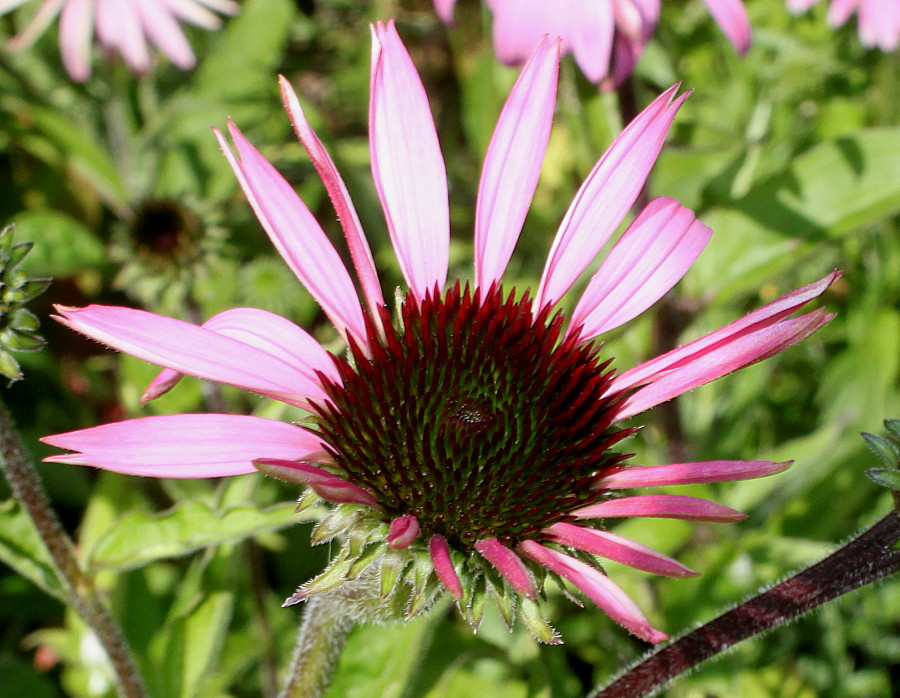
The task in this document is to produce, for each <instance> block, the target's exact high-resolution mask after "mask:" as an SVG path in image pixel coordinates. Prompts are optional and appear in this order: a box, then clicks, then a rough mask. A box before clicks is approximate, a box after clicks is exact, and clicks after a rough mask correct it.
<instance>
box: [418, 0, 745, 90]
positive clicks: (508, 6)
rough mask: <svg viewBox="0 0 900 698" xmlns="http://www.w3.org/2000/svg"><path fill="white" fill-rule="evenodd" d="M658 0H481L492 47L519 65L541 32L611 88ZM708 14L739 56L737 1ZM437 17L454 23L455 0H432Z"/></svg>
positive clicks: (741, 36) (712, 1) (647, 34)
mask: <svg viewBox="0 0 900 698" xmlns="http://www.w3.org/2000/svg"><path fill="white" fill-rule="evenodd" d="M660 2H661V0H607V1H600V0H558V1H557V2H547V0H485V3H486V4H487V6H488V7H489V8H490V9H491V11H492V12H493V15H494V23H493V34H494V50H495V51H496V53H497V57H498V58H499V59H500V60H501V61H502V62H504V63H507V64H509V65H520V64H522V63H523V62H524V61H525V60H526V59H527V58H528V56H529V55H530V54H531V50H532V49H533V48H534V45H535V44H536V43H537V42H538V40H539V39H540V38H541V37H542V36H543V35H544V34H550V35H551V36H559V37H561V38H562V40H563V53H571V54H573V55H574V57H575V60H576V62H577V63H578V65H579V66H580V67H581V70H582V71H583V72H584V74H585V75H586V76H587V78H588V79H589V80H590V81H591V82H595V83H598V84H601V85H603V86H604V87H611V86H614V85H618V84H619V83H621V82H622V81H623V80H624V79H625V78H627V77H628V76H629V75H630V74H631V71H632V70H633V69H634V66H635V64H636V63H637V61H638V59H639V58H640V56H641V53H642V52H643V50H644V46H645V45H646V43H647V42H648V41H649V40H650V38H651V37H652V36H653V32H654V31H655V30H656V24H657V22H658V21H659V12H660ZM705 2H706V4H707V6H708V7H709V11H710V13H711V14H712V16H713V18H714V19H715V20H716V22H717V23H718V24H719V26H720V27H721V29H722V31H723V32H724V33H725V35H726V36H727V37H728V39H729V41H731V43H732V45H733V46H734V48H735V50H736V51H737V52H738V53H740V54H743V53H744V52H745V51H746V50H747V49H748V48H749V47H750V21H749V19H748V18H747V12H746V10H745V9H744V5H743V3H742V0H705ZM434 6H435V10H436V11H437V14H438V16H439V17H440V18H441V19H442V20H443V21H444V22H446V23H447V24H452V23H453V10H454V8H455V6H456V0H435V2H434Z"/></svg>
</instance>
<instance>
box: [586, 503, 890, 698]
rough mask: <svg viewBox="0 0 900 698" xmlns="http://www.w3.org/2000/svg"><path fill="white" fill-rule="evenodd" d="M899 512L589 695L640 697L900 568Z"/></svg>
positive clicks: (666, 647) (661, 650) (607, 697)
mask: <svg viewBox="0 0 900 698" xmlns="http://www.w3.org/2000/svg"><path fill="white" fill-rule="evenodd" d="M898 540H900V512H897V511H893V512H891V513H890V514H888V515H887V516H886V517H884V518H883V519H882V520H881V521H879V522H878V523H877V524H875V525H874V526H872V528H870V529H869V530H867V531H865V532H864V533H863V534H862V535H860V536H859V537H857V538H855V539H854V540H852V541H850V542H849V543H847V544H846V545H845V546H844V547H842V548H840V549H839V550H837V551H836V552H834V553H833V554H831V555H829V556H828V557H827V558H825V559H824V560H822V561H821V562H819V563H816V564H815V565H812V566H811V567H807V568H806V569H805V570H803V571H802V572H798V573H797V574H795V575H794V576H793V577H790V578H789V579H786V580H785V581H783V582H781V584H776V585H775V586H773V587H772V588H770V589H768V590H767V591H764V592H763V593H761V594H759V595H758V596H755V597H753V598H752V599H750V600H749V601H745V602H744V603H742V604H741V605H739V606H737V607H735V608H733V609H731V610H730V611H728V612H727V613H725V614H723V615H721V616H719V617H718V618H716V619H715V620H712V621H710V622H709V623H707V624H706V625H704V626H702V627H700V628H697V630H694V631H693V632H690V633H688V634H687V635H684V636H682V637H680V638H678V639H677V640H675V641H674V642H672V643H671V644H670V645H667V646H665V647H663V648H662V649H660V650H658V651H656V652H654V653H653V654H651V655H649V656H648V657H647V658H645V659H644V660H643V661H641V662H640V663H638V664H637V665H635V666H633V667H632V668H631V669H629V670H628V671H626V672H625V673H624V674H622V675H621V676H619V678H617V679H616V680H615V681H613V683H611V684H610V685H609V686H607V687H606V688H604V689H602V690H601V691H600V692H599V693H595V694H594V695H593V698H640V697H641V696H649V695H652V694H654V693H655V692H657V691H658V690H660V689H661V688H662V687H663V686H664V685H665V684H666V683H668V682H669V681H671V680H672V679H673V678H675V677H676V676H678V675H679V674H681V673H683V672H685V671H688V670H689V669H692V668H693V667H695V666H697V665H698V664H700V663H701V662H703V661H705V660H707V659H709V658H710V657H713V656H715V655H716V654H718V653H719V652H722V651H723V650H725V649H727V648H729V647H731V646H732V645H734V644H736V643H738V642H740V641H741V640H745V639H747V638H748V637H753V636H754V635H757V634H759V633H761V632H763V631H765V630H768V629H770V628H774V627H776V626H779V625H782V624H784V623H786V622H788V621H790V620H792V619H793V618H796V617H797V616H799V615H801V614H803V613H806V612H807V611H810V610H812V609H814V608H816V607H817V606H820V605H822V604H823V603H825V602H826V601H831V600H832V599H836V598H837V597H839V596H842V595H844V594H846V593H848V592H851V591H853V590H854V589H859V588H860V587H863V586H865V585H867V584H871V583H872V582H874V581H877V580H879V579H883V578H885V577H888V576H890V575H892V574H894V573H896V572H897V571H900V550H898V549H897V548H896V543H897V541H898Z"/></svg>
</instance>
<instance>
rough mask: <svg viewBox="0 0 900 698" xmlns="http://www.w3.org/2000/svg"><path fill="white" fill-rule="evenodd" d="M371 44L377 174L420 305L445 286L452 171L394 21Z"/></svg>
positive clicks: (399, 252) (395, 238) (372, 146)
mask: <svg viewBox="0 0 900 698" xmlns="http://www.w3.org/2000/svg"><path fill="white" fill-rule="evenodd" d="M372 40H373V57H372V80H371V84H372V94H371V102H370V106H369V142H370V150H371V155H372V174H373V175H374V178H375V188H376V190H377V191H378V197H379V199H380V200H381V206H382V208H383V209H384V214H385V217H386V218H387V225H388V232H389V233H390V236H391V242H392V244H393V246H394V251H395V252H396V254H397V260H398V261H399V263H400V269H401V271H402V272H403V276H404V278H405V279H406V283H407V284H408V285H409V289H410V291H411V292H412V294H413V296H414V297H415V298H417V299H419V300H421V299H422V298H424V297H425V294H426V293H427V292H428V291H432V290H434V288H435V286H437V287H438V288H440V289H443V287H444V283H445V282H446V280H447V265H448V259H449V250H450V208H449V202H448V194H447V171H446V169H445V167H444V158H443V155H442V154H441V147H440V144H439V143H438V137H437V132H436V131H435V128H434V119H433V118H432V116H431V108H430V107H429V105H428V98H427V96H426V95H425V88H424V87H423V86H422V81H421V80H420V79H419V74H418V73H417V72H416V68H415V66H414V65H413V62H412V60H411V59H410V57H409V54H408V53H407V52H406V47H405V46H404V45H403V42H402V41H401V40H400V37H399V36H398V35H397V30H396V28H395V27H394V23H393V21H391V22H388V24H387V26H385V25H383V24H381V22H379V23H378V24H377V25H376V26H375V27H374V28H373V31H372Z"/></svg>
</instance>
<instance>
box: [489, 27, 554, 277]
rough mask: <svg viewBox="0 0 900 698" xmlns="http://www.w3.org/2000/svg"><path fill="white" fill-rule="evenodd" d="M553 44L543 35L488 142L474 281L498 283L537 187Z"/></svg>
mask: <svg viewBox="0 0 900 698" xmlns="http://www.w3.org/2000/svg"><path fill="white" fill-rule="evenodd" d="M558 73H559V42H558V41H549V40H548V39H546V38H544V39H542V40H541V42H540V43H539V44H538V47H537V48H536V49H535V52H534V54H533V55H532V57H531V58H530V59H529V61H528V63H526V64H525V67H524V68H523V69H522V74H521V75H520V76H519V79H518V80H517V81H516V84H515V85H514V86H513V89H512V91H511V92H510V94H509V98H508V99H507V100H506V104H505V105H504V107H503V111H502V112H501V114H500V119H499V120H498V121H497V127H496V129H495V130H494V135H493V137H492V138H491V143H490V146H488V151H487V155H486V156H485V159H484V168H483V170H482V173H481V183H480V184H479V186H478V203H477V205H476V207H475V285H476V287H478V288H480V289H485V290H486V289H488V288H489V287H490V286H491V284H493V283H495V282H496V283H499V282H500V279H501V277H502V276H503V270H504V269H506V265H507V264H508V263H509V258H510V257H511V256H512V252H513V248H514V247H515V246H516V241H517V240H518V239H519V234H520V233H521V232H522V224H523V223H524V222H525V217H526V215H528V209H529V207H530V206H531V199H532V197H533V196H534V190H535V189H536V188H537V183H538V178H539V177H540V174H541V165H542V164H543V162H544V153H546V151H547V143H548V142H549V140H550V126H551V125H552V124H553V111H554V109H555V107H556V82H557V77H558Z"/></svg>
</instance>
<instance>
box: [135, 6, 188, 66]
mask: <svg viewBox="0 0 900 698" xmlns="http://www.w3.org/2000/svg"><path fill="white" fill-rule="evenodd" d="M131 2H132V4H133V7H134V10H135V12H137V13H138V14H139V15H140V17H141V25H142V26H143V27H144V32H145V33H146V34H147V36H148V37H149V38H150V40H151V41H152V42H153V43H154V44H156V46H158V47H159V50H160V51H162V52H163V53H164V54H165V55H166V56H167V57H168V58H169V60H170V61H172V63H174V64H175V65H177V66H178V67H179V68H181V69H182V70H190V69H191V68H193V67H194V66H195V65H196V63H197V59H196V58H195V57H194V52H193V50H192V49H191V45H190V44H189V43H188V40H187V37H186V36H185V35H184V31H182V29H181V25H180V24H178V21H177V20H176V19H175V17H173V16H172V13H171V12H170V11H169V10H168V9H167V8H165V7H164V6H163V5H162V4H161V3H158V2H147V0H131Z"/></svg>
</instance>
